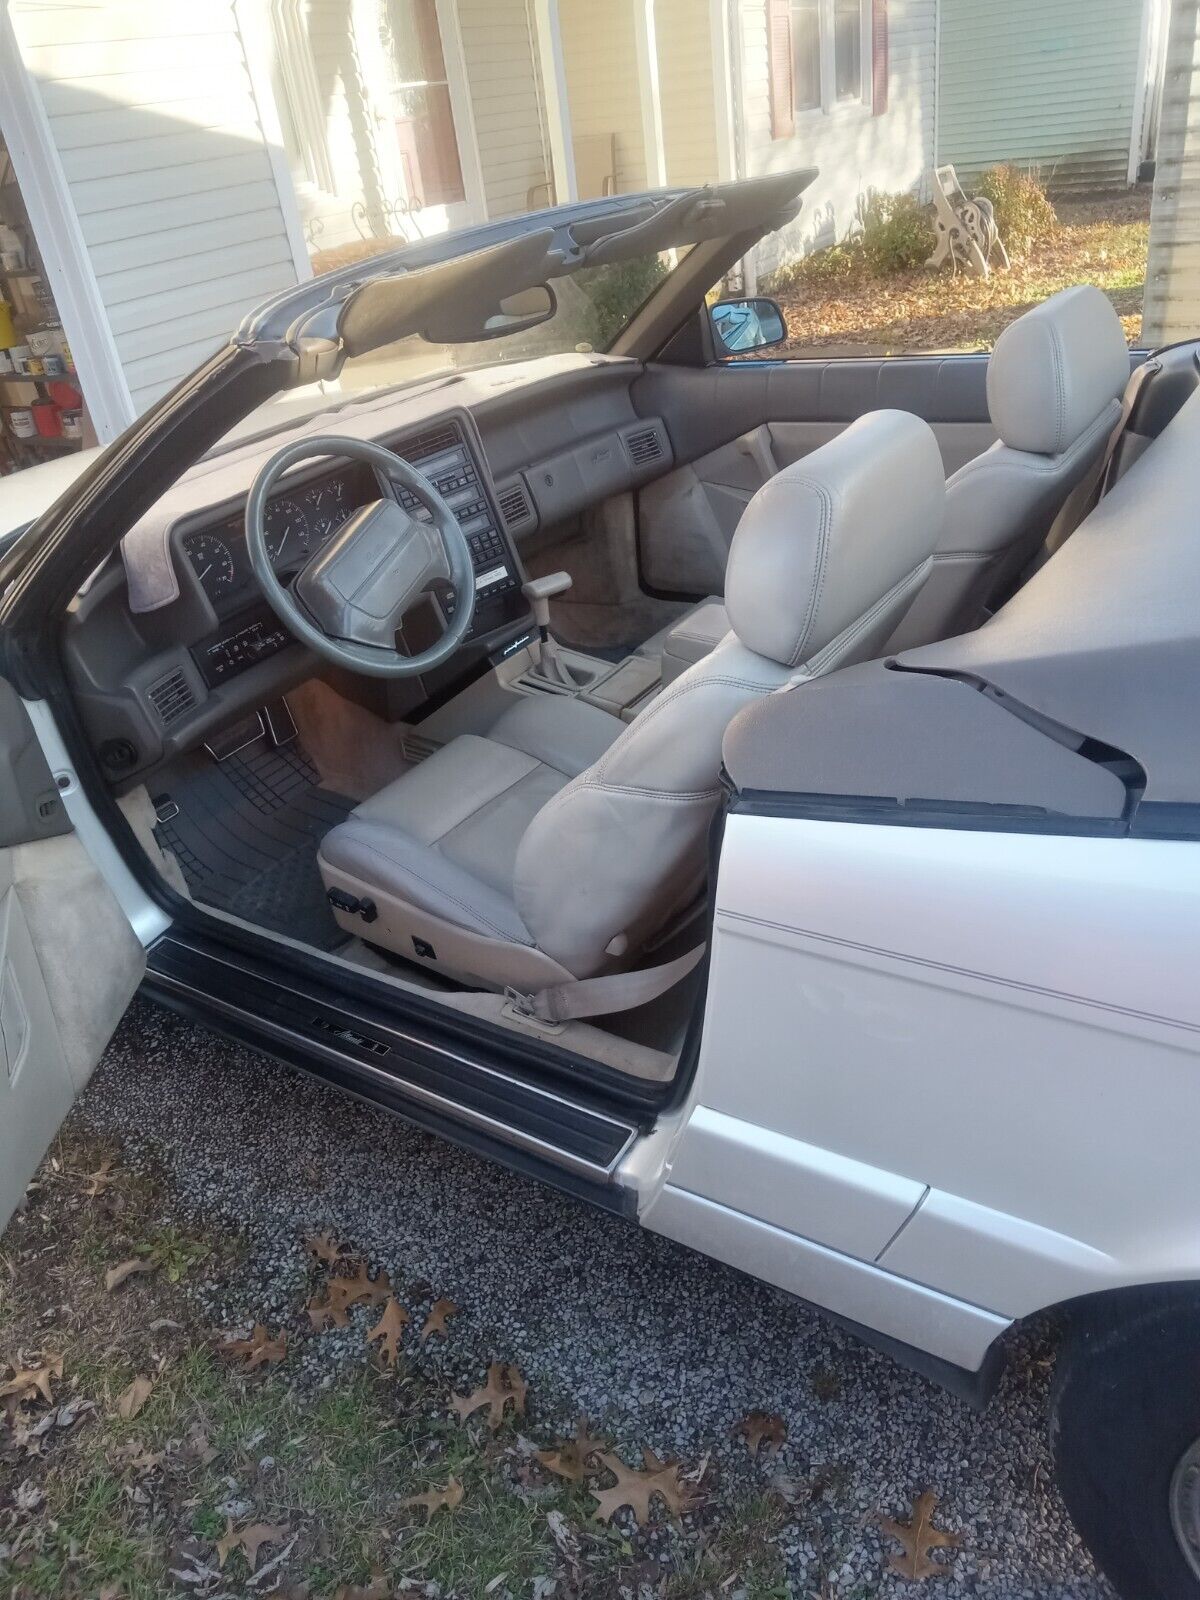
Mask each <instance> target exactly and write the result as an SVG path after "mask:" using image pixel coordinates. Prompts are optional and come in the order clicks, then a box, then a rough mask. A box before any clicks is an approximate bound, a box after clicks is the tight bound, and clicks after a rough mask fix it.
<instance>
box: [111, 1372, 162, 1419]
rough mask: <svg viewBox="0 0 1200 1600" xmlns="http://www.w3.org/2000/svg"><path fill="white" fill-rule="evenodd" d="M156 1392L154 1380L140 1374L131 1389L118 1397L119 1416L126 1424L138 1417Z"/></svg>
mask: <svg viewBox="0 0 1200 1600" xmlns="http://www.w3.org/2000/svg"><path fill="white" fill-rule="evenodd" d="M153 1391H154V1379H153V1378H151V1377H149V1376H147V1374H146V1373H139V1375H138V1376H137V1377H136V1378H135V1379H134V1380H133V1382H132V1383H131V1384H130V1385H129V1387H128V1388H127V1389H125V1390H123V1391H122V1393H121V1394H120V1395H118V1396H117V1415H118V1416H119V1417H121V1418H122V1419H123V1420H124V1421H125V1422H129V1421H130V1420H131V1419H132V1418H134V1417H136V1416H137V1414H138V1412H139V1411H140V1410H141V1409H142V1407H143V1406H144V1405H145V1404H146V1401H147V1400H149V1398H150V1396H151V1394H152V1393H153Z"/></svg>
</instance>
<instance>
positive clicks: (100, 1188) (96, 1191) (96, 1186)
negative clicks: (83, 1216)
mask: <svg viewBox="0 0 1200 1600" xmlns="http://www.w3.org/2000/svg"><path fill="white" fill-rule="evenodd" d="M112 1169H113V1159H112V1157H111V1156H108V1157H107V1158H106V1159H105V1160H104V1161H102V1162H101V1163H100V1165H99V1166H98V1167H97V1168H96V1170H95V1172H89V1173H88V1174H87V1188H86V1189H85V1190H84V1191H83V1192H84V1194H86V1195H87V1197H88V1199H89V1200H95V1199H96V1198H97V1196H99V1195H102V1194H103V1193H104V1191H105V1189H109V1188H111V1187H112V1185H113V1184H114V1183H116V1181H117V1175H116V1173H115V1172H114V1171H113V1170H112Z"/></svg>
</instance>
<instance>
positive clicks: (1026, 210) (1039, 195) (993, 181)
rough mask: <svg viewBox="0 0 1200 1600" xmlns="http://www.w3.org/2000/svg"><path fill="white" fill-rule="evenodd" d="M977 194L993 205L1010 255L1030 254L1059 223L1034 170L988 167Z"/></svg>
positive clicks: (975, 190)
mask: <svg viewBox="0 0 1200 1600" xmlns="http://www.w3.org/2000/svg"><path fill="white" fill-rule="evenodd" d="M974 193H975V194H978V195H981V196H983V197H984V198H985V199H987V200H990V201H991V202H992V210H993V211H994V212H995V214H996V226H997V228H999V230H1000V237H1001V239H1002V240H1003V241H1004V248H1005V249H1006V250H1007V251H1008V253H1009V255H1010V256H1023V255H1026V254H1028V251H1029V247H1030V246H1031V245H1033V244H1036V242H1037V241H1038V240H1039V239H1044V238H1045V237H1046V235H1047V234H1048V233H1050V232H1051V231H1052V229H1053V228H1054V225H1055V223H1056V221H1057V220H1058V219H1057V218H1056V217H1055V215H1054V207H1053V206H1052V205H1051V204H1050V200H1049V197H1048V196H1047V194H1046V191H1045V189H1044V188H1043V186H1042V183H1041V181H1040V179H1039V178H1038V176H1037V173H1036V172H1035V171H1033V170H1032V169H1030V170H1026V171H1022V170H1021V169H1020V168H1019V167H1009V166H1000V167H989V168H988V170H987V171H986V172H985V173H984V174H983V176H982V177H981V178H980V180H979V183H978V185H977V186H976V187H975V189H974Z"/></svg>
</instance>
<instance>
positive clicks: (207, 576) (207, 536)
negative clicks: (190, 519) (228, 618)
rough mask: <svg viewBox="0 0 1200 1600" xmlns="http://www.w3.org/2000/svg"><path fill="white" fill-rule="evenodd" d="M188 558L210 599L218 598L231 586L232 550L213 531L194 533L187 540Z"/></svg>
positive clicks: (232, 570)
mask: <svg viewBox="0 0 1200 1600" xmlns="http://www.w3.org/2000/svg"><path fill="white" fill-rule="evenodd" d="M187 553H188V560H189V561H190V562H191V563H192V565H193V567H195V569H196V575H197V577H198V578H199V579H200V582H201V583H202V584H203V586H204V592H205V594H206V595H208V597H209V598H210V599H211V600H216V599H219V598H220V596H221V595H223V594H228V593H229V591H230V590H231V589H232V588H233V584H234V578H235V576H236V571H235V568H234V565H233V552H232V551H231V550H230V548H229V546H228V545H227V544H226V543H225V541H224V539H218V538H217V536H216V534H215V533H195V534H193V535H192V537H191V538H190V539H188V541H187Z"/></svg>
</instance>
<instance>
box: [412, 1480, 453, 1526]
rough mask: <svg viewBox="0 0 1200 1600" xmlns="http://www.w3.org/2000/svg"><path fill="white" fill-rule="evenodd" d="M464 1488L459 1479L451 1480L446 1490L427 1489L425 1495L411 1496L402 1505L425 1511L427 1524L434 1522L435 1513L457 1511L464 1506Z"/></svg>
mask: <svg viewBox="0 0 1200 1600" xmlns="http://www.w3.org/2000/svg"><path fill="white" fill-rule="evenodd" d="M462 1497H463V1486H462V1484H461V1483H460V1482H459V1480H458V1479H457V1478H451V1479H450V1482H449V1483H448V1484H447V1485H446V1487H445V1488H444V1489H427V1490H426V1491H425V1493H424V1494H412V1495H409V1497H408V1499H407V1500H401V1502H400V1504H401V1505H402V1506H404V1507H405V1508H406V1509H407V1508H412V1509H419V1510H424V1512H425V1522H426V1525H428V1524H429V1523H430V1522H432V1520H433V1517H434V1514H435V1512H438V1511H455V1510H457V1508H458V1507H459V1506H460V1505H461V1504H462Z"/></svg>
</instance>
